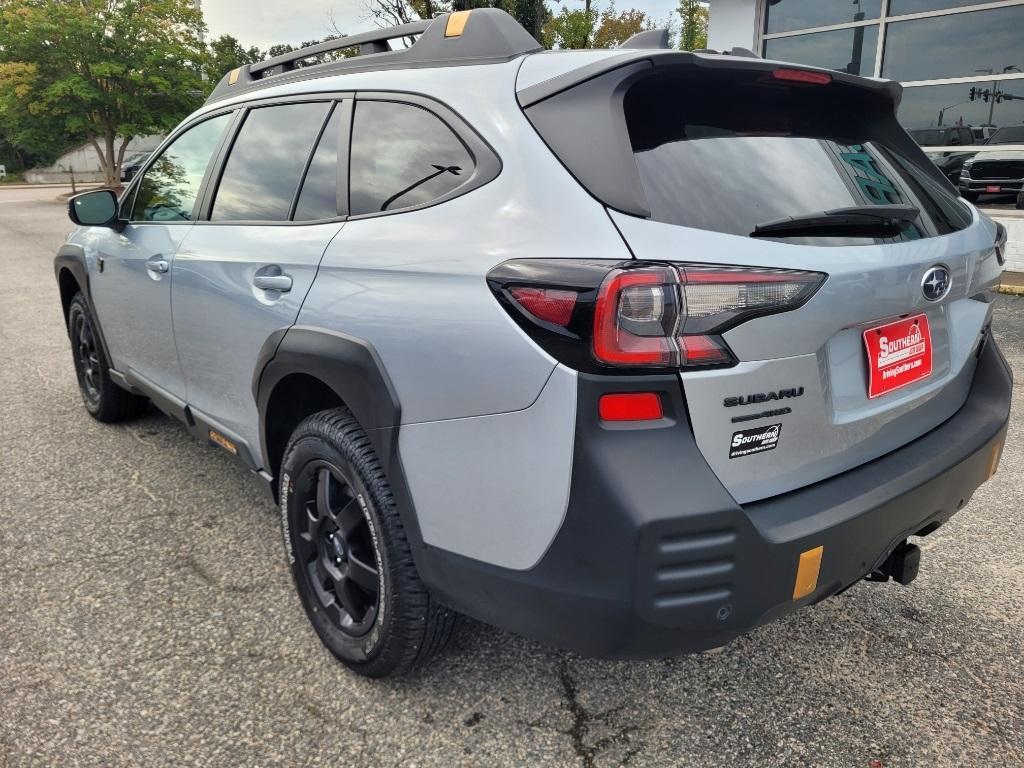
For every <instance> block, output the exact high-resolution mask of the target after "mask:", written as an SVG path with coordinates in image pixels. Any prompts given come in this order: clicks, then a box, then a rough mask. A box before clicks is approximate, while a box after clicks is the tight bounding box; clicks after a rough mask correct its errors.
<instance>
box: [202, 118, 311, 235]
mask: <svg viewBox="0 0 1024 768" xmlns="http://www.w3.org/2000/svg"><path fill="white" fill-rule="evenodd" d="M329 108H330V103H328V102H311V103H304V104H282V105H279V106H273V107H260V108H258V109H253V110H252V111H250V112H249V114H248V116H247V117H246V118H245V122H244V123H243V124H242V128H241V129H240V131H239V133H238V138H237V139H236V140H235V143H234V146H233V147H232V149H231V154H230V155H229V156H228V161H227V164H226V165H225V166H224V174H223V175H222V176H221V181H220V186H219V187H218V188H217V197H216V199H215V200H214V203H213V211H212V213H211V214H210V219H211V220H212V221H287V220H288V215H289V214H290V213H291V207H292V201H293V200H294V199H295V192H296V190H297V189H298V186H299V179H300V178H301V176H302V171H303V169H304V168H305V166H306V159H307V158H308V157H309V153H310V151H311V150H312V148H313V142H314V141H316V137H317V134H318V133H319V132H320V126H321V125H323V122H324V118H325V117H326V116H327V110H328V109H329Z"/></svg>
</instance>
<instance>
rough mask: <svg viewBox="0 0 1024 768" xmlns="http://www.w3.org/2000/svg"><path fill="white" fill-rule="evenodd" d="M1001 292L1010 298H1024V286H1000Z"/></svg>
mask: <svg viewBox="0 0 1024 768" xmlns="http://www.w3.org/2000/svg"><path fill="white" fill-rule="evenodd" d="M999 292H1000V293H1005V294H1007V295H1008V296H1024V285H1000V286H999Z"/></svg>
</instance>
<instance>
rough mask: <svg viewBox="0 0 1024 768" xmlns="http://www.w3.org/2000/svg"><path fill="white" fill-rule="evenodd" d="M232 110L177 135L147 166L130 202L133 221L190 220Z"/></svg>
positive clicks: (229, 120) (231, 115)
mask: <svg viewBox="0 0 1024 768" xmlns="http://www.w3.org/2000/svg"><path fill="white" fill-rule="evenodd" d="M232 117H233V114H232V113H227V114H223V115H218V116H217V117H212V118H210V119H209V120H205V121H203V122H201V123H199V124H198V125H195V126H193V127H192V128H189V129H188V130H187V131H185V132H184V133H183V134H181V135H180V136H178V137H177V138H176V139H175V140H174V141H173V142H172V143H171V145H170V146H169V147H167V149H165V150H164V151H163V152H162V153H161V154H160V156H159V157H158V158H157V159H156V160H155V161H154V162H153V164H152V165H150V166H149V168H147V169H146V175H145V176H143V177H142V181H141V182H140V183H139V188H138V192H136V194H135V202H134V204H133V205H132V213H131V220H132V221H159V222H167V221H190V220H191V219H192V214H193V209H194V208H195V205H196V198H197V197H198V195H199V188H200V187H201V186H202V183H203V177H204V176H205V175H206V169H207V166H209V164H210V159H211V158H212V157H213V153H214V151H215V150H216V149H217V146H218V145H219V144H220V141H221V137H222V136H223V135H224V131H225V129H226V128H227V127H228V124H229V123H230V122H231V118H232Z"/></svg>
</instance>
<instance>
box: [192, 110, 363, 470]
mask: <svg viewBox="0 0 1024 768" xmlns="http://www.w3.org/2000/svg"><path fill="white" fill-rule="evenodd" d="M350 122H351V106H350V101H348V100H342V101H338V102H335V101H333V100H319V101H309V102H293V103H286V104H275V105H269V106H259V107H254V108H252V109H250V110H249V111H248V114H246V115H245V117H244V119H243V121H242V124H241V127H240V128H239V130H238V134H237V136H235V138H234V141H233V143H232V146H231V147H230V149H229V150H228V153H227V158H226V160H225V162H224V165H223V171H222V173H221V177H220V180H219V183H218V185H217V187H216V189H215V190H212V191H211V194H210V196H209V199H208V201H207V206H206V207H207V209H208V210H207V212H205V214H204V216H203V217H201V220H200V221H199V222H198V223H197V224H196V226H195V227H194V228H193V229H192V231H191V232H189V234H188V236H187V237H186V238H185V241H184V242H183V243H182V245H181V248H180V249H179V251H178V255H177V258H176V259H175V262H174V280H173V284H174V292H173V299H172V305H173V309H174V333H175V339H176V341H177V345H178V354H179V356H180V357H181V364H182V367H183V369H184V371H185V378H186V384H187V393H188V403H189V405H190V407H191V408H192V409H193V411H194V413H195V415H196V417H197V419H200V420H201V421H203V422H207V423H209V424H211V425H213V427H214V428H216V429H217V430H218V431H219V432H222V433H223V434H225V435H227V436H228V437H229V439H231V440H232V441H233V442H236V443H240V444H241V446H242V448H244V449H247V450H248V451H249V452H250V454H251V455H253V456H254V457H255V456H256V454H257V452H258V447H259V435H258V425H259V418H258V414H257V409H256V403H255V401H254V399H253V395H252V380H253V372H254V369H255V366H256V363H257V360H258V359H259V355H260V350H261V349H262V347H263V345H264V343H265V342H267V340H268V339H269V338H270V337H272V336H273V334H274V333H275V331H280V330H284V329H287V328H288V327H289V326H291V325H292V324H293V323H294V322H295V318H296V316H297V315H298V312H299V309H300V307H301V306H302V302H303V300H304V298H305V296H306V293H307V292H308V291H309V288H310V286H311V285H312V282H313V278H314V277H315V276H316V272H317V269H318V267H319V264H320V258H321V256H322V255H323V253H324V250H325V249H326V247H327V244H328V243H330V241H331V239H332V238H333V237H334V236H335V235H336V234H337V233H338V231H339V230H340V229H341V227H342V226H343V219H344V217H345V215H346V213H347V211H346V208H347V191H346V189H345V185H344V184H339V168H341V169H342V178H343V177H344V173H343V171H344V164H345V161H344V157H345V154H346V151H347V146H348V133H349V125H350ZM257 463H258V462H257Z"/></svg>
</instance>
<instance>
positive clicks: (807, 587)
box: [793, 547, 825, 600]
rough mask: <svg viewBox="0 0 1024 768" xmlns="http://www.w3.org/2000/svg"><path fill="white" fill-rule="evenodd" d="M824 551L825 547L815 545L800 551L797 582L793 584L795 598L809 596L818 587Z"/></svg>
mask: <svg viewBox="0 0 1024 768" xmlns="http://www.w3.org/2000/svg"><path fill="white" fill-rule="evenodd" d="M824 552H825V548H824V547H815V548H814V549H808V550H807V551H806V552H801V553H800V562H799V564H798V565H797V567H796V583H795V584H794V585H793V599H794V600H799V599H800V598H801V597H807V596H808V595H809V594H811V592H813V591H814V590H815V589H816V588H817V586H818V573H819V572H820V571H821V556H822V555H823V554H824Z"/></svg>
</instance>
